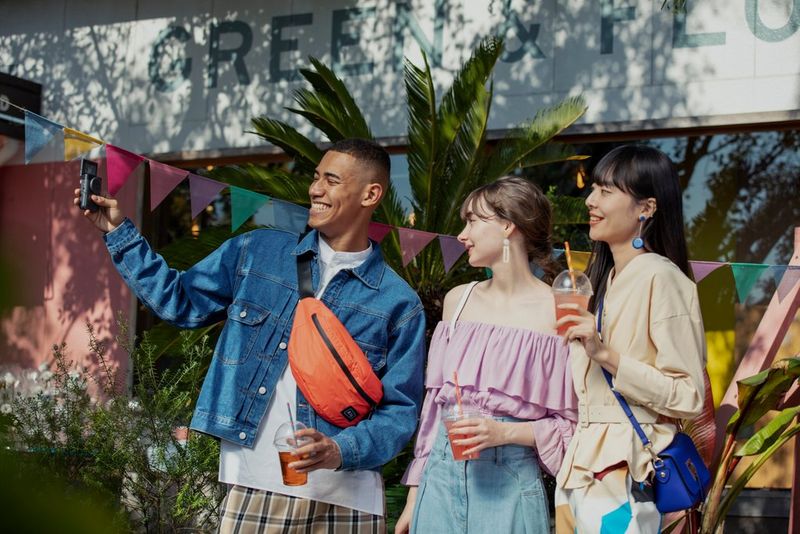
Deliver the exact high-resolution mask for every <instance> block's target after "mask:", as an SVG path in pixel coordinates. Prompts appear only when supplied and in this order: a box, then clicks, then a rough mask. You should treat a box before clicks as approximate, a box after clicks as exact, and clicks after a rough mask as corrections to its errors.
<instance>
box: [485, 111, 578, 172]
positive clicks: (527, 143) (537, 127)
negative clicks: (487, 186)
mask: <svg viewBox="0 0 800 534" xmlns="http://www.w3.org/2000/svg"><path fill="white" fill-rule="evenodd" d="M585 112H586V102H585V101H584V99H583V97H581V96H575V97H569V98H566V99H564V100H562V101H561V102H560V103H558V104H557V105H555V106H552V107H549V108H545V109H542V110H540V111H539V112H538V113H537V114H536V116H535V117H534V118H533V120H532V121H530V122H528V124H527V125H526V126H524V127H523V128H521V129H519V130H516V131H514V132H512V133H511V134H510V135H509V136H508V137H506V138H505V139H503V140H502V141H500V142H499V143H498V144H497V146H496V147H495V150H494V151H493V152H492V154H491V155H490V156H489V158H488V159H487V161H486V165H485V167H484V170H483V173H484V174H485V176H486V178H487V180H493V179H495V178H498V177H500V176H503V175H504V174H508V173H509V172H511V171H512V170H513V169H514V168H516V167H517V166H519V164H520V162H522V161H523V160H524V159H525V158H526V157H527V156H528V155H529V154H532V153H533V152H534V151H535V150H536V149H538V148H539V147H540V146H542V145H544V144H545V143H547V142H548V141H549V140H550V139H552V138H553V137H554V136H556V135H558V134H559V133H560V132H562V131H563V130H564V129H566V128H567V127H569V126H570V125H571V124H573V123H574V122H575V121H576V120H578V119H579V118H580V117H581V115H583V114H584V113H585Z"/></svg>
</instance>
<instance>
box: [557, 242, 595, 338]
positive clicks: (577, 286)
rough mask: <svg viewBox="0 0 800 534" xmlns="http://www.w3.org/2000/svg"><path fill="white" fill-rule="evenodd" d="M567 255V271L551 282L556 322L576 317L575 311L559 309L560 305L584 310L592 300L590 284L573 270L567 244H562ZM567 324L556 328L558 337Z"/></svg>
mask: <svg viewBox="0 0 800 534" xmlns="http://www.w3.org/2000/svg"><path fill="white" fill-rule="evenodd" d="M564 246H565V251H566V255H567V265H568V267H569V268H568V269H567V270H566V271H562V272H561V273H560V274H559V275H558V276H556V278H555V280H553V298H554V299H555V301H556V321H558V320H559V319H561V318H562V317H566V316H568V315H578V311H577V310H572V309H568V308H567V309H564V308H560V307H559V306H560V305H561V304H577V305H578V306H579V307H581V308H583V309H584V310H587V309H589V299H591V298H592V294H593V292H592V283H591V282H590V281H589V277H588V276H586V275H585V274H583V272H582V271H578V270H576V269H573V267H572V255H571V254H570V251H569V243H564ZM569 326H570V325H569V324H565V325H562V326H560V327H559V328H558V335H559V336H563V335H564V334H565V333H566V331H567V329H568V328H569Z"/></svg>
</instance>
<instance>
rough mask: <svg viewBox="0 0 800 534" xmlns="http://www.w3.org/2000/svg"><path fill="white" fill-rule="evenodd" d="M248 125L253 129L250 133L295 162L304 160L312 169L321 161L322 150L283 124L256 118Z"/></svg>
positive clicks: (266, 118)
mask: <svg viewBox="0 0 800 534" xmlns="http://www.w3.org/2000/svg"><path fill="white" fill-rule="evenodd" d="M250 123H251V124H252V125H253V128H254V129H255V131H254V132H252V133H254V134H256V135H258V136H259V137H261V138H262V139H265V140H266V141H268V142H270V143H272V144H273V145H275V146H277V147H279V148H281V149H283V151H284V152H286V153H287V154H288V155H289V156H291V157H292V158H294V159H295V160H305V162H306V163H307V164H309V165H311V166H312V167H313V166H316V164H317V163H319V160H320V159H322V150H320V149H319V148H318V147H317V145H315V144H314V143H313V142H312V141H311V140H310V139H309V138H308V137H306V136H305V135H303V134H301V133H300V132H298V131H297V130H296V129H294V128H293V127H291V126H289V125H288V124H286V123H285V122H281V121H278V120H275V119H270V118H269V117H256V118H254V119H252V120H251V121H250Z"/></svg>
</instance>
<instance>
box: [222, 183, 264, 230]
mask: <svg viewBox="0 0 800 534" xmlns="http://www.w3.org/2000/svg"><path fill="white" fill-rule="evenodd" d="M230 188H231V212H232V213H231V232H235V231H236V229H237V228H239V227H240V226H241V225H243V224H244V223H245V222H246V221H247V220H248V219H249V218H250V217H252V216H253V214H254V213H255V212H256V211H258V208H260V207H261V206H263V205H264V204H266V203H267V201H268V200H269V197H268V196H266V195H260V194H258V193H254V192H252V191H248V190H247V189H242V188H241V187H234V186H230Z"/></svg>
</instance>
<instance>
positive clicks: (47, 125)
mask: <svg viewBox="0 0 800 534" xmlns="http://www.w3.org/2000/svg"><path fill="white" fill-rule="evenodd" d="M63 133H64V127H63V126H62V125H60V124H58V123H55V122H53V121H51V120H47V119H45V118H44V117H40V116H39V115H37V114H36V113H32V112H30V111H28V110H25V164H26V165H27V164H28V163H30V162H31V160H33V157H34V156H35V155H36V154H38V153H39V151H40V150H42V149H43V148H44V147H45V146H46V145H47V144H48V143H50V141H52V140H53V137H55V136H57V135H59V134H63ZM62 150H63V149H62ZM61 156H62V158H63V153H62V154H61Z"/></svg>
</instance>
